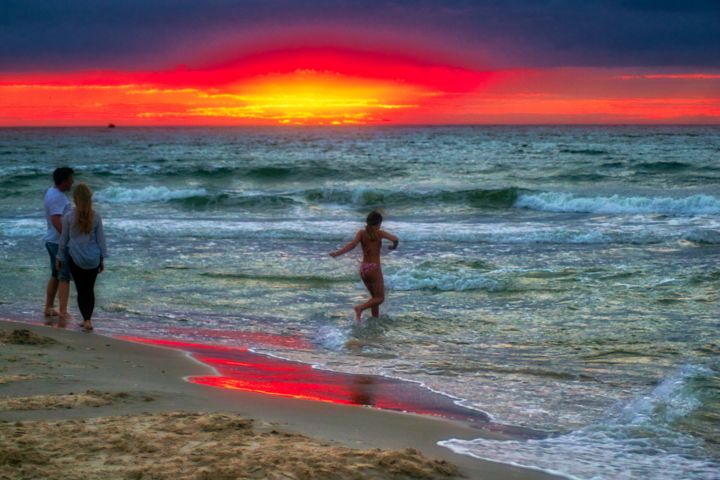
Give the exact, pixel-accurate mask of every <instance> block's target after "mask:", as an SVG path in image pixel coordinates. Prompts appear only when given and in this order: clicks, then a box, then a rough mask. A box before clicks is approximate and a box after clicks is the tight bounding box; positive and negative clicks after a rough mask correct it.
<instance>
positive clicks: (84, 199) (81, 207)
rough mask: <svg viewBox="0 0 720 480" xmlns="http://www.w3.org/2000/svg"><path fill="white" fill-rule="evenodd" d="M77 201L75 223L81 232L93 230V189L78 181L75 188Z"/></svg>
mask: <svg viewBox="0 0 720 480" xmlns="http://www.w3.org/2000/svg"><path fill="white" fill-rule="evenodd" d="M73 201H74V202H75V224H76V225H77V226H78V229H80V233H85V234H88V233H90V232H92V227H93V220H94V216H95V213H94V212H93V208H92V190H90V187H88V186H87V185H86V184H84V183H78V184H77V186H76V187H75V189H74V190H73Z"/></svg>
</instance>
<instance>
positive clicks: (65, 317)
mask: <svg viewBox="0 0 720 480" xmlns="http://www.w3.org/2000/svg"><path fill="white" fill-rule="evenodd" d="M70 319H71V317H70V314H69V313H67V312H65V313H63V312H59V313H58V323H57V326H58V327H59V328H65V327H67V324H68V322H69V321H70Z"/></svg>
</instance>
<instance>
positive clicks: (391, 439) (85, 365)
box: [0, 319, 558, 480]
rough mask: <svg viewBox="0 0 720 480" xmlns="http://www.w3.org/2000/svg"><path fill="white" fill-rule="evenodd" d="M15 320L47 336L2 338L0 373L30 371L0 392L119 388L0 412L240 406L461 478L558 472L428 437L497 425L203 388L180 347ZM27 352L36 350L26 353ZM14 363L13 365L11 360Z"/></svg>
mask: <svg viewBox="0 0 720 480" xmlns="http://www.w3.org/2000/svg"><path fill="white" fill-rule="evenodd" d="M18 329H25V330H29V331H30V332H32V333H34V334H35V335H38V336H40V337H46V338H50V339H52V340H53V341H54V342H56V343H53V344H52V345H40V346H35V345H13V346H12V348H10V349H6V348H4V350H5V352H7V351H8V350H12V355H15V356H17V357H25V360H26V361H25V362H19V361H18V360H15V361H11V360H8V355H7V353H5V354H4V355H2V357H1V358H0V367H2V370H0V375H10V376H12V374H13V372H14V371H19V370H25V371H24V372H21V373H20V374H21V375H31V377H30V378H20V379H18V378H16V379H15V380H14V381H10V382H8V383H5V384H0V392H2V393H3V395H4V396H5V398H6V399H8V398H13V397H28V396H33V395H35V396H37V395H46V396H47V395H61V396H62V395H68V394H69V393H70V392H73V393H74V394H76V393H77V392H80V391H99V392H111V393H113V392H114V393H115V394H123V395H127V397H123V399H122V401H121V402H113V401H112V399H110V400H111V401H110V403H109V404H106V405H97V406H90V407H86V406H79V407H73V408H53V409H47V408H44V409H34V410H4V411H0V421H5V422H16V421H28V420H39V421H51V420H52V421H56V420H65V419H86V418H98V417H103V418H104V417H108V416H116V415H139V414H144V413H158V412H165V413H166V412H174V411H178V410H180V411H183V412H193V413H196V412H207V413H223V414H240V415H242V416H243V417H246V418H252V419H255V420H256V421H261V422H264V423H269V424H272V425H276V426H277V427H278V429H282V430H284V431H287V432H291V433H292V434H300V435H307V436H309V437H312V438H314V439H318V440H320V441H325V442H331V443H332V444H334V445H342V446H346V447H352V448H355V449H368V448H373V449H374V448H381V449H383V450H385V449H406V448H412V449H415V450H417V451H418V452H421V453H422V454H423V455H424V456H426V457H428V458H431V459H435V460H439V461H444V462H449V463H451V464H454V465H456V466H457V467H458V468H459V470H460V473H461V474H462V475H464V476H465V477H466V478H508V479H528V480H534V479H538V480H539V479H551V478H558V477H555V476H553V475H550V474H545V473H543V472H539V471H536V470H530V469H525V468H519V467H514V466H510V465H504V464H500V463H495V462H489V461H484V460H478V459H474V458H472V457H469V456H464V455H458V454H455V453H453V452H452V451H450V450H449V449H447V448H445V447H441V446H439V445H437V442H438V441H441V440H447V439H449V438H463V439H471V438H478V437H486V438H495V439H501V438H508V437H507V436H505V435H504V434H502V433H500V432H492V431H488V430H483V429H479V428H477V427H473V426H471V425H469V424H467V423H465V422H461V421H456V420H450V419H445V418H439V417H433V416H427V415H417V414H412V413H401V412H396V411H389V410H380V409H376V408H363V407H359V406H352V405H341V404H336V403H328V402H318V401H313V400H305V399H296V398H287V397H282V396H276V395H267V394H262V393H254V392H247V391H239V390H233V391H228V390H227V389H222V388H207V387H206V386H203V385H199V384H195V383H191V382H188V381H186V380H185V379H186V378H188V377H193V376H207V375H209V374H210V375H212V374H213V372H212V367H211V366H208V365H206V364H204V363H202V362H201V361H200V360H198V359H196V358H193V357H192V355H191V354H190V353H186V352H183V351H180V350H173V349H169V348H158V347H157V346H149V345H142V344H137V343H132V342H128V341H124V340H119V339H115V338H111V337H102V336H99V335H97V334H84V333H80V332H75V331H73V330H60V329H56V328H51V327H46V326H42V325H36V324H28V323H24V322H17V321H13V320H7V319H0V331H12V330H18ZM12 355H11V356H12ZM34 358H36V359H38V360H33V359H34ZM48 360H50V362H49V363H48ZM33 362H34V363H33ZM19 363H22V365H18V364H19ZM43 372H50V375H44V376H43ZM15 374H16V375H17V373H15ZM32 375H35V378H32ZM148 399H151V400H148ZM105 400H107V399H105ZM100 401H102V399H101V400H100ZM378 478H381V477H378ZM388 478H391V477H388ZM409 478H412V477H409Z"/></svg>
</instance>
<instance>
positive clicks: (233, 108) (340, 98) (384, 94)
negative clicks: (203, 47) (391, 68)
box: [140, 70, 433, 125]
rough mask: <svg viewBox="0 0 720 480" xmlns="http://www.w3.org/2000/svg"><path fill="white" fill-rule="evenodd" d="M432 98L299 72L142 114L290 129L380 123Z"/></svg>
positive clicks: (416, 90) (377, 83)
mask: <svg viewBox="0 0 720 480" xmlns="http://www.w3.org/2000/svg"><path fill="white" fill-rule="evenodd" d="M432 95H433V92H431V91H428V90H425V89H423V88H420V87H417V86H412V85H403V84H399V83H394V82H389V81H383V80H372V79H363V78H356V77H348V76H345V75H340V74H337V73H334V72H317V71H315V70H298V71H295V72H292V73H289V74H276V75H262V76H259V77H258V78H255V79H253V80H251V81H249V82H245V83H243V84H239V85H231V86H229V87H227V88H225V89H224V91H218V90H211V91H206V92H202V93H200V94H199V97H200V99H202V100H203V102H202V105H199V106H190V107H189V108H186V109H180V110H177V111H164V112H151V111H149V112H143V113H141V114H140V115H141V116H143V117H146V118H172V117H176V118H177V117H180V118H181V117H185V116H189V117H204V118H208V117H210V118H212V117H220V118H232V119H242V120H253V121H259V122H263V123H265V122H274V123H279V124H293V125H343V124H365V123H377V122H382V121H383V120H384V117H383V113H384V111H386V110H396V109H413V108H418V107H419V103H418V100H419V99H423V98H427V97H431V96H432Z"/></svg>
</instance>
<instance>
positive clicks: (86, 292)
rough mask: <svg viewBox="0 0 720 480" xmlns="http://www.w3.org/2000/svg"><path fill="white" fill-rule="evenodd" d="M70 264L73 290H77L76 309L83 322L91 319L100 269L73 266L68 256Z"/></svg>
mask: <svg viewBox="0 0 720 480" xmlns="http://www.w3.org/2000/svg"><path fill="white" fill-rule="evenodd" d="M68 261H69V263H70V272H71V273H72V278H73V281H74V282H75V289H76V290H77V301H78V307H80V313H81V314H82V317H83V320H90V319H92V314H93V310H94V309H95V279H97V276H98V271H99V270H100V267H95V268H91V269H89V270H86V269H84V268H80V267H78V266H77V265H75V262H73V260H72V257H70V256H69V255H68Z"/></svg>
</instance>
